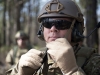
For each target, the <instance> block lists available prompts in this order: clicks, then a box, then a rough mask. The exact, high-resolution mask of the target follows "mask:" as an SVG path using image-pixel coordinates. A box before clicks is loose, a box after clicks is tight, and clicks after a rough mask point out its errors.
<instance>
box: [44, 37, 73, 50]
mask: <svg viewBox="0 0 100 75" xmlns="http://www.w3.org/2000/svg"><path fill="white" fill-rule="evenodd" d="M66 46H67V47H71V45H70V44H69V42H68V41H67V40H66V39H65V38H59V39H56V40H55V41H52V42H49V43H47V44H46V47H47V48H49V49H54V48H55V49H59V48H61V47H63V48H64V47H66ZM59 50H60V49H59Z"/></svg>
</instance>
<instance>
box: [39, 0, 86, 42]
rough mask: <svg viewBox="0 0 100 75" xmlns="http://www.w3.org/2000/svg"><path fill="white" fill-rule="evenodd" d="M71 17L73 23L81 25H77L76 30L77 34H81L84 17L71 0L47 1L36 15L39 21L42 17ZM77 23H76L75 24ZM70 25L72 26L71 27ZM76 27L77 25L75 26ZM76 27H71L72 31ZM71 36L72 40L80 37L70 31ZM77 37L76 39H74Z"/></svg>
mask: <svg viewBox="0 0 100 75" xmlns="http://www.w3.org/2000/svg"><path fill="white" fill-rule="evenodd" d="M55 17H56V18H57V17H58V18H66V17H69V18H73V19H74V20H73V22H72V24H73V25H77V26H79V25H81V27H80V26H79V27H78V29H77V31H79V34H83V31H84V19H83V14H82V12H81V10H80V8H79V7H78V5H77V4H76V3H75V2H74V1H72V0H51V1H49V2H47V3H46V4H45V5H44V6H43V8H42V9H41V12H40V13H39V16H38V21H39V22H40V23H41V21H42V19H44V18H55ZM76 23H77V24H76ZM73 25H72V27H73ZM76 28H77V27H76ZM76 28H73V31H75V29H76ZM72 38H73V40H72V41H74V42H78V41H79V40H78V41H76V40H77V39H81V37H80V38H79V37H77V36H76V33H72ZM74 38H77V39H74Z"/></svg>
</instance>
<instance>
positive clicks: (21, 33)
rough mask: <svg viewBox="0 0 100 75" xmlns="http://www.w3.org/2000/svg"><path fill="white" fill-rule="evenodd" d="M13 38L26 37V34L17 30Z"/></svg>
mask: <svg viewBox="0 0 100 75" xmlns="http://www.w3.org/2000/svg"><path fill="white" fill-rule="evenodd" d="M15 38H16V39H18V38H26V39H28V35H27V34H26V33H25V32H23V31H18V32H17V33H16V35H15Z"/></svg>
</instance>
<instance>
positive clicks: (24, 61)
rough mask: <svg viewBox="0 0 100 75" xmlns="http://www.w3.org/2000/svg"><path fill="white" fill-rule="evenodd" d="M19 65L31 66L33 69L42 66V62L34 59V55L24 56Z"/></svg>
mask: <svg viewBox="0 0 100 75" xmlns="http://www.w3.org/2000/svg"><path fill="white" fill-rule="evenodd" d="M19 65H20V66H21V67H27V66H28V67H31V68H33V69H37V68H38V67H39V66H41V65H42V64H41V62H39V60H36V59H33V58H32V57H28V56H22V57H21V59H20V61H19Z"/></svg>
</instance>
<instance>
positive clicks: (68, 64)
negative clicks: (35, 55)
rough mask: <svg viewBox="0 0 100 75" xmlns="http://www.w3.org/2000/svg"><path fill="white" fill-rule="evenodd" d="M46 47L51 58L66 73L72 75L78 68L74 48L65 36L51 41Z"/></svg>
mask: <svg viewBox="0 0 100 75" xmlns="http://www.w3.org/2000/svg"><path fill="white" fill-rule="evenodd" d="M46 47H47V48H48V53H49V54H50V56H51V58H52V59H53V60H54V61H55V62H56V63H57V65H58V66H59V68H60V69H61V71H62V72H63V73H64V74H66V75H70V74H72V73H73V72H75V71H76V70H77V69H78V66H77V64H76V60H75V56H74V52H73V48H72V46H71V45H70V44H69V42H68V41H67V40H66V39H65V38H59V39H56V40H55V41H52V42H49V43H47V45H46Z"/></svg>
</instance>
